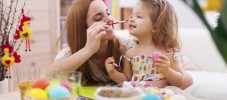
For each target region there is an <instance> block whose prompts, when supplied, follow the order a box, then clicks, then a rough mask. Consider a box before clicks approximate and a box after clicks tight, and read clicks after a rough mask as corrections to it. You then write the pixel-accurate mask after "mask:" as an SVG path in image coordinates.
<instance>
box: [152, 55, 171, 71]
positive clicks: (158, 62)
mask: <svg viewBox="0 0 227 100" xmlns="http://www.w3.org/2000/svg"><path fill="white" fill-rule="evenodd" d="M154 66H156V67H157V68H158V69H159V70H160V71H161V72H166V71H168V70H169V68H170V61H169V58H168V57H167V56H165V55H160V57H159V58H157V59H155V64H154Z"/></svg>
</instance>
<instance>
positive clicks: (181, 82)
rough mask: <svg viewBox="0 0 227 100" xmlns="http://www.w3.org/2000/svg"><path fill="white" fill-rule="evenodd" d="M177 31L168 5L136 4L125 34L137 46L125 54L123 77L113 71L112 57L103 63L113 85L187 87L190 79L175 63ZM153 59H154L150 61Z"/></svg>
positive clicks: (143, 0)
mask: <svg viewBox="0 0 227 100" xmlns="http://www.w3.org/2000/svg"><path fill="white" fill-rule="evenodd" d="M177 29H178V24H177V17H176V14H175V12H174V10H173V7H172V6H171V5H170V4H169V2H168V1H166V0H140V2H139V3H138V4H137V5H136V6H135V7H134V9H133V13H132V16H131V18H130V20H129V32H130V34H131V35H133V36H135V37H137V38H138V44H137V45H136V46H135V47H133V48H131V49H129V50H127V51H126V53H125V55H124V58H125V59H124V66H123V74H119V73H118V72H117V71H116V70H115V69H114V67H113V66H116V63H115V61H114V59H113V58H112V57H110V58H108V59H107V60H106V62H105V65H106V69H107V72H108V74H109V76H110V77H111V78H112V79H113V80H114V81H115V82H117V83H122V82H123V81H146V82H149V83H151V84H152V85H153V86H157V87H165V86H167V85H173V86H177V87H179V88H182V89H185V88H186V87H188V86H190V85H191V84H192V78H191V76H189V74H187V72H186V71H184V70H183V69H182V68H181V67H180V66H179V64H178V61H177V60H178V59H177V54H178V53H179V52H180V43H179V41H178V37H177V36H178V35H177ZM154 52H156V53H154ZM158 52H159V53H158ZM152 54H153V55H152ZM154 56H158V58H156V59H152V57H153V58H154Z"/></svg>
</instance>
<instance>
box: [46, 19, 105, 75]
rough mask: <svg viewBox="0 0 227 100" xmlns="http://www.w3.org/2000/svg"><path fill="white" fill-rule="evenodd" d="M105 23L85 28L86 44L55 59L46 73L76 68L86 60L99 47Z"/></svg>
mask: <svg viewBox="0 0 227 100" xmlns="http://www.w3.org/2000/svg"><path fill="white" fill-rule="evenodd" d="M108 27H109V26H108V25H105V23H102V22H99V23H94V24H93V25H91V26H90V27H89V28H88V29H87V41H86V45H85V46H84V47H83V48H82V49H80V50H79V51H77V52H75V53H73V54H72V55H71V56H69V57H67V58H65V59H62V60H59V61H55V62H54V63H53V64H52V65H50V66H49V67H48V68H46V69H45V71H46V72H47V73H48V72H49V71H53V70H55V69H57V70H61V71H74V70H77V69H78V68H79V67H80V66H81V65H82V64H83V63H84V62H86V61H87V60H88V59H89V58H90V57H91V56H92V55H93V54H94V53H95V52H97V51H98V49H99V47H100V41H101V38H102V36H104V35H105V34H106V31H105V28H108Z"/></svg>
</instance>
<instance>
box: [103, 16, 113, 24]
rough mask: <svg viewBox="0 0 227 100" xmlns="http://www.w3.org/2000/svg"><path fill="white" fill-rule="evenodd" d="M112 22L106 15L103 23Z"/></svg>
mask: <svg viewBox="0 0 227 100" xmlns="http://www.w3.org/2000/svg"><path fill="white" fill-rule="evenodd" d="M112 20H113V18H112V17H111V16H108V15H106V17H105V20H104V22H106V23H108V22H110V21H112Z"/></svg>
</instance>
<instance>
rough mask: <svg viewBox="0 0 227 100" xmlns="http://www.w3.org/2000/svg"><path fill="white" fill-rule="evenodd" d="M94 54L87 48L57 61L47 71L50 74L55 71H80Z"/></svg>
mask: <svg viewBox="0 0 227 100" xmlns="http://www.w3.org/2000/svg"><path fill="white" fill-rule="evenodd" d="M92 55H93V52H92V51H91V50H89V49H87V48H83V49H81V50H79V51H78V52H76V53H74V54H72V55H71V56H69V57H67V58H64V59H60V60H57V61H55V62H54V63H53V64H51V65H50V66H49V67H48V68H46V69H45V71H46V72H47V73H48V72H49V71H53V70H61V71H73V70H76V69H78V68H79V67H80V66H81V65H82V64H83V63H84V62H85V61H87V60H88V59H89V58H90V57H91V56H92Z"/></svg>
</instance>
